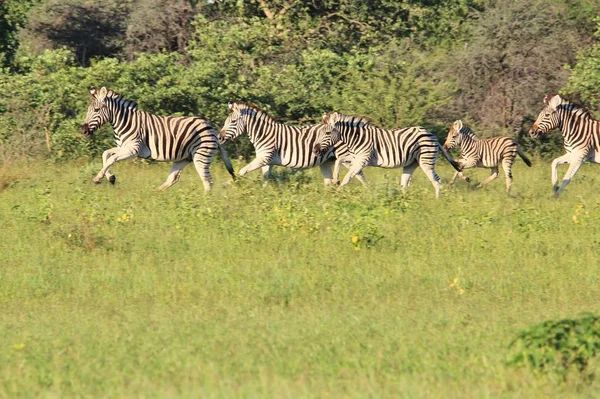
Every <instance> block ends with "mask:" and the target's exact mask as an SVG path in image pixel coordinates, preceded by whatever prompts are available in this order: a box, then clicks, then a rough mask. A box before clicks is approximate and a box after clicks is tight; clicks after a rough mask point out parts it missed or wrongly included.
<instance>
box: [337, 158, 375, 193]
mask: <svg viewBox="0 0 600 399" xmlns="http://www.w3.org/2000/svg"><path fill="white" fill-rule="evenodd" d="M342 164H343V165H344V166H345V167H346V168H348V169H350V167H351V166H352V162H351V161H339V162H338V161H336V163H335V166H334V169H333V181H332V183H333V184H339V183H340V181H339V177H340V165H342ZM354 177H355V178H356V180H358V181H359V182H360V183H361V184H362V185H363V186H365V187H366V186H367V179H366V178H365V174H364V172H363V171H362V170H361V171H360V172H358V173H357V174H356V175H355V176H354Z"/></svg>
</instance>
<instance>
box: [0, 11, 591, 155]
mask: <svg viewBox="0 0 600 399" xmlns="http://www.w3.org/2000/svg"><path fill="white" fill-rule="evenodd" d="M599 12H600V4H599V3H598V2H597V1H595V0H539V1H538V0H515V1H494V0H435V1H432V0H400V1H397V0H382V1H370V2H365V1H363V0H325V1H299V0H269V1H266V0H246V1H239V0H216V1H200V0H198V1H191V0H189V1H188V0H104V1H101V2H98V1H90V0H5V1H3V2H0V65H2V70H1V72H0V162H1V161H5V160H7V159H9V158H11V157H13V156H14V157H18V156H28V157H34V156H47V157H51V158H54V159H65V158H76V157H81V156H89V155H94V154H97V152H98V149H99V148H104V147H106V143H105V142H106V141H107V140H110V137H111V136H110V135H109V134H106V131H104V132H105V134H100V137H98V138H97V140H94V141H89V140H85V139H84V138H83V137H81V135H80V134H79V125H80V124H81V123H82V121H83V117H84V114H85V110H86V107H87V103H88V99H89V97H88V94H87V93H88V88H89V86H91V85H95V86H107V87H110V88H112V89H114V90H116V91H118V92H120V93H122V94H124V95H125V96H127V97H129V98H131V99H134V100H136V101H137V102H138V104H139V106H140V108H141V109H143V110H146V111H150V112H155V113H160V114H178V115H201V116H204V117H206V118H208V119H210V120H211V121H213V123H214V124H215V126H216V127H220V124H221V123H222V122H223V120H224V119H225V116H226V113H227V103H228V102H229V101H234V100H247V101H252V102H255V103H257V104H260V105H261V106H262V107H263V108H265V109H266V110H267V111H268V112H270V113H271V114H272V115H273V116H274V117H276V118H277V119H279V120H282V121H287V122H289V123H295V124H305V123H312V122H315V121H316V120H318V118H319V116H320V115H322V113H323V112H324V111H329V110H339V111H342V112H345V113H349V114H359V115H364V116H367V117H369V118H370V119H371V120H373V121H374V122H375V123H377V124H380V125H383V126H385V127H399V126H406V125H414V124H419V125H423V126H426V127H427V128H429V129H432V130H433V131H434V132H436V133H437V134H438V135H443V134H445V132H446V131H447V129H448V128H449V126H450V124H451V122H452V121H454V120H455V119H459V118H460V119H462V120H463V121H464V122H465V123H466V124H468V125H469V126H471V127H472V128H473V129H474V130H476V131H477V133H478V134H479V135H480V136H482V137H487V136H494V135H499V134H505V135H512V136H515V137H516V136H521V135H522V133H523V132H524V131H526V129H527V128H528V127H529V125H530V124H531V122H532V119H533V117H534V115H536V114H537V112H538V111H539V110H540V109H541V106H542V102H541V99H542V98H543V97H544V95H545V94H546V93H547V92H549V91H560V92H561V93H563V94H567V95H571V96H572V97H574V99H575V100H576V101H577V102H579V103H580V104H582V105H585V106H588V107H590V108H591V109H592V110H597V109H598V108H599V107H600V97H599V95H598V93H599V90H598V88H599V87H600V19H599V18H598V17H597V16H598V15H599ZM520 140H521V142H522V143H523V144H524V145H525V146H527V145H528V144H529V145H531V143H528V140H529V139H527V138H525V137H521V139H520ZM559 147H560V137H559V136H556V135H555V136H554V137H551V138H549V139H546V141H543V142H542V143H541V145H539V144H536V146H535V150H534V149H533V147H530V148H529V150H531V151H539V152H540V153H541V154H545V153H551V152H553V151H556V149H557V148H559ZM229 150H230V151H231V152H233V153H234V154H235V155H244V156H247V155H249V154H248V153H249V151H250V149H249V146H248V145H247V143H244V142H242V143H241V144H237V147H235V148H230V149H229Z"/></svg>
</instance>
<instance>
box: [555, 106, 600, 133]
mask: <svg viewBox="0 0 600 399" xmlns="http://www.w3.org/2000/svg"><path fill="white" fill-rule="evenodd" d="M566 105H567V107H565V108H564V109H563V110H562V112H559V114H558V117H557V119H558V126H557V127H558V129H560V131H561V133H562V134H563V137H564V138H565V140H569V139H570V138H571V137H572V136H573V135H574V134H577V133H579V132H580V131H582V130H583V129H584V128H585V131H586V132H589V133H595V134H599V133H600V121H597V120H595V119H593V118H592V117H591V116H590V115H589V114H588V113H587V112H586V111H583V110H581V109H580V108H571V107H572V106H571V105H570V104H566Z"/></svg>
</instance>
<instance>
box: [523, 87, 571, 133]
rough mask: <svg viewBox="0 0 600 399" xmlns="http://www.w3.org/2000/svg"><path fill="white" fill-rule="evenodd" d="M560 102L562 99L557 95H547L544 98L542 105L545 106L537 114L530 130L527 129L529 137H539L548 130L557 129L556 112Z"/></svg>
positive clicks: (557, 119)
mask: <svg viewBox="0 0 600 399" xmlns="http://www.w3.org/2000/svg"><path fill="white" fill-rule="evenodd" d="M562 102H563V99H562V98H561V97H560V96H559V95H558V94H548V95H547V96H546V97H544V104H546V106H545V107H544V109H542V111H541V112H540V113H539V115H538V117H537V119H536V120H535V123H534V124H533V126H531V129H529V136H530V137H534V138H535V137H539V136H540V135H541V134H545V133H548V132H549V131H550V130H552V129H555V128H557V127H558V124H559V118H558V112H557V111H556V110H557V108H558V106H559V105H561V104H562Z"/></svg>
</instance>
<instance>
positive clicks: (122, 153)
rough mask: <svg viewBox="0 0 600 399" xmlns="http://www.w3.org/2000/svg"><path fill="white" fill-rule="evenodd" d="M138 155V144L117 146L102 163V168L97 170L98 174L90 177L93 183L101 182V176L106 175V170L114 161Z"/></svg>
mask: <svg viewBox="0 0 600 399" xmlns="http://www.w3.org/2000/svg"><path fill="white" fill-rule="evenodd" d="M138 155H139V147H138V146H135V147H133V146H132V147H121V148H118V149H117V151H115V153H114V154H112V155H111V156H109V157H108V159H107V160H106V162H105V163H104V166H103V167H102V169H101V170H100V172H98V174H97V175H96V177H94V178H93V179H92V183H94V184H100V183H101V182H102V178H103V177H104V176H105V175H106V171H107V170H108V169H109V168H110V167H111V166H112V165H113V164H114V163H116V162H119V161H124V160H126V159H129V158H135V157H137V156H138Z"/></svg>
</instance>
